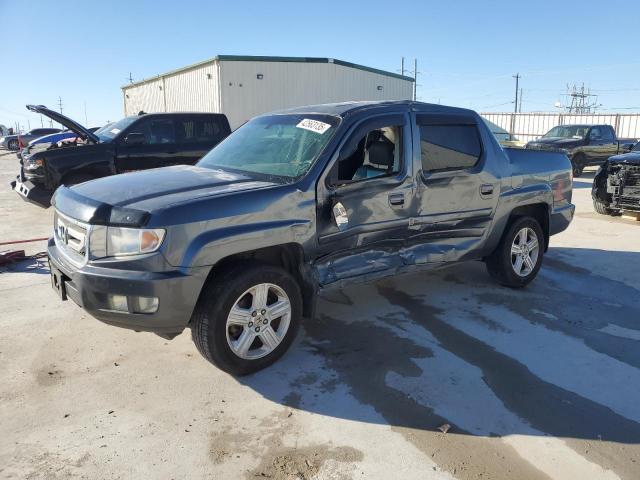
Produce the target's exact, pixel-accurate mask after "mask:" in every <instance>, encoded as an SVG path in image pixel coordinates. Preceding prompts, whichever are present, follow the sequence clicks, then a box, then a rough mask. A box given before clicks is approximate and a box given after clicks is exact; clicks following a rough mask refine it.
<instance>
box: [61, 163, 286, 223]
mask: <svg viewBox="0 0 640 480" xmlns="http://www.w3.org/2000/svg"><path fill="white" fill-rule="evenodd" d="M277 185H278V184H277V183H273V182H267V181H261V180H257V179H256V178H254V177H250V176H246V175H241V174H238V173H231V172H228V171H222V170H211V169H209V168H201V167H193V166H187V165H177V166H174V167H165V168H156V169H153V170H145V171H140V172H132V173H125V174H122V175H114V176H111V177H105V178H99V179H97V180H92V181H90V182H86V183H83V184H80V185H77V186H75V187H71V188H67V187H60V188H58V189H57V190H56V193H55V195H54V197H53V200H52V205H54V206H55V207H56V209H57V210H58V211H60V212H62V213H63V214H65V215H67V216H69V217H71V218H75V219H77V220H80V221H83V222H87V223H91V224H97V225H122V226H123V225H129V226H142V225H145V224H146V223H147V221H148V219H149V217H150V214H151V212H153V211H154V210H160V209H164V208H167V207H169V206H171V205H175V204H177V203H183V202H187V201H191V200H195V199H198V198H202V197H211V196H218V195H225V194H231V193H234V192H240V191H247V190H253V189H257V188H265V187H273V186H277Z"/></svg>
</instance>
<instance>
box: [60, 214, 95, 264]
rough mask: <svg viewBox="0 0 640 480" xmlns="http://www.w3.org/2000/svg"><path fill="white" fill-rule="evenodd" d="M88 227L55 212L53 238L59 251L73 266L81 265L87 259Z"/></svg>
mask: <svg viewBox="0 0 640 480" xmlns="http://www.w3.org/2000/svg"><path fill="white" fill-rule="evenodd" d="M89 230H90V228H89V225H88V224H86V223H82V222H79V221H78V220H74V219H72V218H69V217H67V216H65V215H63V214H61V213H60V212H58V211H57V210H56V212H55V215H54V220H53V238H54V240H55V242H56V246H57V247H58V248H59V249H60V251H61V252H62V253H63V254H64V255H65V256H66V257H67V258H68V259H69V261H71V262H72V263H74V264H75V265H83V264H84V263H86V260H87V258H88V241H89Z"/></svg>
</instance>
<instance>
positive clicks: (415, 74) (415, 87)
mask: <svg viewBox="0 0 640 480" xmlns="http://www.w3.org/2000/svg"><path fill="white" fill-rule="evenodd" d="M417 98H418V59H417V58H414V59H413V101H414V102H415V101H416V100H417Z"/></svg>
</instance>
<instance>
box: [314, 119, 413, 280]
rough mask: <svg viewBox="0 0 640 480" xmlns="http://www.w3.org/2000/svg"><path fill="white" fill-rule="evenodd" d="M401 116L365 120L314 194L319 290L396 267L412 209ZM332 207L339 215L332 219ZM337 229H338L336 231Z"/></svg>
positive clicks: (406, 133)
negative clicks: (319, 255)
mask: <svg viewBox="0 0 640 480" xmlns="http://www.w3.org/2000/svg"><path fill="white" fill-rule="evenodd" d="M408 125H409V121H408V116H407V115H401V114H398V115H384V116H380V117H377V118H374V119H370V120H366V121H364V122H362V123H361V124H360V125H358V126H357V127H356V128H355V129H354V131H353V132H352V133H351V134H350V135H349V138H348V139H347V140H346V141H345V143H344V144H343V146H342V147H341V149H340V153H339V155H338V158H337V161H336V162H335V163H334V164H333V165H332V166H331V167H330V168H329V170H328V174H327V176H326V179H325V182H322V181H321V182H320V185H322V187H323V188H319V190H320V193H321V195H322V198H323V199H324V200H323V201H321V202H319V205H318V207H319V208H318V243H319V245H320V249H321V251H323V252H325V253H326V256H323V257H322V258H321V259H319V260H318V261H317V262H315V268H316V271H317V275H318V278H319V279H320V283H321V284H328V283H331V282H334V281H337V280H340V279H344V278H348V277H354V276H360V275H366V274H372V273H376V272H383V271H384V270H387V269H392V268H394V266H396V265H398V264H401V263H402V261H401V259H400V258H399V252H400V249H401V248H402V246H403V245H404V244H405V243H406V240H407V238H408V235H409V230H408V227H409V221H410V218H411V209H412V203H411V198H412V187H413V185H412V181H411V176H410V172H411V168H410V167H411V143H410V139H411V130H410V128H409V126H408ZM336 206H339V207H340V208H341V209H344V210H339V211H340V212H342V213H341V215H340V217H339V218H336V208H335V207H336ZM341 224H342V226H341Z"/></svg>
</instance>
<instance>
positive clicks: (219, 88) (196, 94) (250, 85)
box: [122, 55, 413, 128]
mask: <svg viewBox="0 0 640 480" xmlns="http://www.w3.org/2000/svg"><path fill="white" fill-rule="evenodd" d="M122 93H123V98H124V111H125V115H133V114H136V113H138V112H139V111H141V110H144V111H145V112H148V113H151V112H179V111H196V112H214V113H224V114H226V115H227V117H228V118H229V122H230V123H231V128H236V127H238V126H240V125H241V124H242V123H244V122H245V121H247V120H249V119H250V118H251V117H253V116H255V115H259V114H261V113H265V112H269V111H273V110H280V109H283V108H289V107H295V106H300V105H310V104H316V103H330V102H344V101H349V100H409V99H411V98H412V95H413V78H411V77H406V76H402V75H398V74H396V73H391V72H386V71H384V70H378V69H375V68H370V67H365V66H362V65H356V64H354V63H349V62H344V61H342V60H336V59H332V58H305V57H256V56H235V55H219V56H217V57H215V58H212V59H210V60H206V61H204V62H200V63H197V64H195V65H190V66H188V67H184V68H180V69H178V70H173V71H171V72H167V73H164V74H161V75H158V76H157V77H154V78H149V79H146V80H142V81H139V82H135V83H131V84H129V85H125V86H124V87H122Z"/></svg>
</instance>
